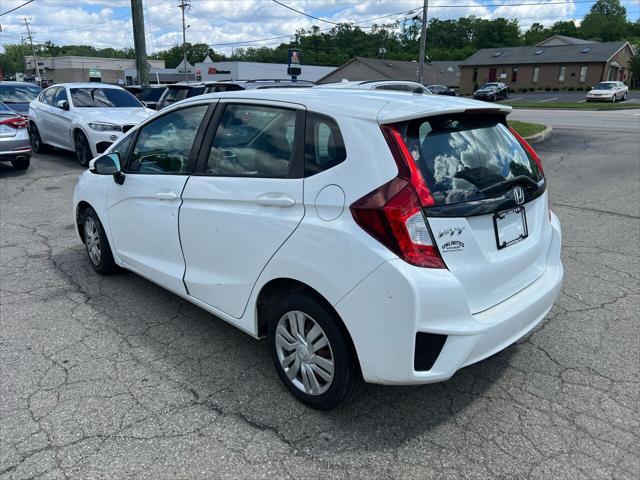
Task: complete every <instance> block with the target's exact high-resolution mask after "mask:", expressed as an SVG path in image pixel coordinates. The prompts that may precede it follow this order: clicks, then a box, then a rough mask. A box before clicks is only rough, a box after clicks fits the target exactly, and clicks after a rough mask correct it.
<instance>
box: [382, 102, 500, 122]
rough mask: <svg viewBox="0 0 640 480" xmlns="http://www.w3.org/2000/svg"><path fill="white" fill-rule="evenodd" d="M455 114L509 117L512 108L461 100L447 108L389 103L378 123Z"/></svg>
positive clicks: (412, 103)
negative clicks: (498, 114)
mask: <svg viewBox="0 0 640 480" xmlns="http://www.w3.org/2000/svg"><path fill="white" fill-rule="evenodd" d="M434 107H439V108H434ZM453 113H488V114H496V113H502V114H504V115H509V114H510V113H511V107H510V106H508V105H490V106H481V102H477V101H475V100H466V99H460V100H459V101H457V102H455V103H453V102H451V105H450V106H446V107H445V106H444V105H442V104H440V105H429V104H428V103H426V102H415V103H414V102H411V103H409V102H406V103H405V102H397V103H396V102H389V103H387V104H385V105H384V106H383V107H382V108H381V109H380V111H379V112H378V123H379V124H380V125H387V124H391V123H398V122H404V121H407V120H414V119H416V118H424V117H434V116H436V115H449V114H453Z"/></svg>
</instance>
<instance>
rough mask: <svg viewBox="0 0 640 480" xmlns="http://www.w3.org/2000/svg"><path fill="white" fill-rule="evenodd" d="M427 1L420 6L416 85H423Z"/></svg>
mask: <svg viewBox="0 0 640 480" xmlns="http://www.w3.org/2000/svg"><path fill="white" fill-rule="evenodd" d="M428 7H429V0H424V3H423V4H422V32H421V33H420V59H419V63H418V83H424V76H423V75H424V57H425V54H426V44H427V9H428Z"/></svg>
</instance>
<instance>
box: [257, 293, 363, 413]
mask: <svg viewBox="0 0 640 480" xmlns="http://www.w3.org/2000/svg"><path fill="white" fill-rule="evenodd" d="M268 315H269V318H268V320H269V330H268V342H269V349H270V350H271V357H272V360H273V365H274V367H275V369H276V372H277V373H278V376H279V377H280V380H282V382H283V383H284V384H285V386H286V387H287V389H288V390H289V392H291V394H292V395H293V396H294V397H296V398H297V399H298V400H300V401H301V402H302V403H304V404H306V405H308V406H309V407H311V408H315V409H317V410H331V409H333V408H336V407H337V406H339V405H340V404H342V403H343V402H345V401H346V399H347V398H348V397H349V396H350V395H351V393H352V392H353V389H354V387H355V384H356V382H357V379H358V377H359V373H358V372H359V370H358V368H357V365H356V358H355V353H354V352H353V348H352V347H351V344H350V342H349V340H348V338H347V335H348V334H347V333H346V331H345V330H344V328H343V326H342V325H341V323H340V319H339V318H337V316H336V314H335V312H333V311H332V310H331V309H330V308H329V307H327V306H325V304H324V303H323V302H322V301H321V300H319V299H318V298H317V297H316V296H315V295H311V294H306V293H305V292H304V291H303V292H298V293H294V294H291V295H290V296H288V297H286V298H284V299H283V300H282V301H281V302H280V303H279V304H278V306H277V307H276V308H274V309H272V310H271V312H269V313H268Z"/></svg>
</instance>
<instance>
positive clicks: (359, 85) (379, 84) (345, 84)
mask: <svg viewBox="0 0 640 480" xmlns="http://www.w3.org/2000/svg"><path fill="white" fill-rule="evenodd" d="M316 88H356V89H363V90H393V91H397V92H409V93H421V94H426V95H429V94H431V92H430V91H429V89H427V87H425V86H423V85H421V84H419V83H418V82H409V81H404V80H365V81H348V80H343V81H342V82H336V83H324V84H322V85H318V86H317V87H316Z"/></svg>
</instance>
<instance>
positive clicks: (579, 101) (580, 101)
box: [578, 99, 587, 103]
mask: <svg viewBox="0 0 640 480" xmlns="http://www.w3.org/2000/svg"><path fill="white" fill-rule="evenodd" d="M586 101H587V100H586V99H585V100H578V103H584V102H586Z"/></svg>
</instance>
